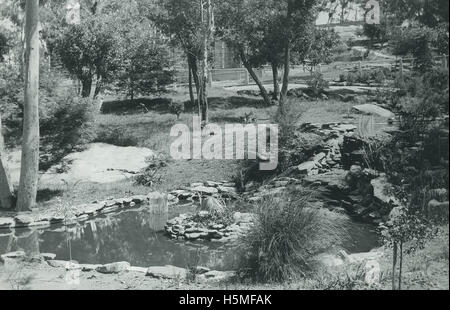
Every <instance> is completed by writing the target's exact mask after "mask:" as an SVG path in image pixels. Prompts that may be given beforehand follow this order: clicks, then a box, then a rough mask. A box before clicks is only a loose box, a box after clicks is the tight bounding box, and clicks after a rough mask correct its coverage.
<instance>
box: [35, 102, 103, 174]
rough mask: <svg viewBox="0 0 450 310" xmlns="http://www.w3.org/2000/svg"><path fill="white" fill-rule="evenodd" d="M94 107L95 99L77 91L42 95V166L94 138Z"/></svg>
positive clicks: (44, 167) (49, 163)
mask: <svg viewBox="0 0 450 310" xmlns="http://www.w3.org/2000/svg"><path fill="white" fill-rule="evenodd" d="M94 108H95V107H94V105H93V103H92V101H91V100H89V99H84V98H79V97H77V96H76V94H73V93H69V94H67V95H65V96H64V95H62V96H55V97H47V98H46V97H43V98H42V99H41V102H40V133H41V141H42V143H41V163H40V168H41V169H44V170H45V169H47V168H49V167H50V166H51V165H52V164H53V163H55V162H58V161H59V160H60V159H62V158H63V157H64V156H65V155H67V154H68V153H70V152H72V151H74V150H77V149H79V148H82V147H83V146H84V145H86V144H87V143H89V142H90V141H92V139H93V137H94V127H93V125H92V123H93V117H94Z"/></svg>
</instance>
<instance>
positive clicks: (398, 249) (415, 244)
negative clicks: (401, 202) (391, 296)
mask: <svg viewBox="0 0 450 310" xmlns="http://www.w3.org/2000/svg"><path fill="white" fill-rule="evenodd" d="M381 229H382V230H381V234H382V237H383V241H384V243H385V245H386V246H388V247H390V248H392V252H393V254H392V289H393V290H395V289H398V290H401V288H402V274H403V255H404V254H411V253H413V252H414V251H416V250H418V249H420V248H423V246H424V242H425V241H426V240H428V239H430V238H431V237H432V236H433V235H434V234H435V230H434V229H432V225H431V223H430V222H429V221H427V220H426V219H425V218H424V217H423V216H422V215H421V214H420V213H418V212H412V211H411V210H409V209H408V208H406V207H397V208H396V209H395V210H394V211H393V212H392V213H391V215H390V219H389V221H387V222H386V223H384V224H382V225H381ZM397 263H398V267H397ZM397 269H398V276H397V275H396V272H397Z"/></svg>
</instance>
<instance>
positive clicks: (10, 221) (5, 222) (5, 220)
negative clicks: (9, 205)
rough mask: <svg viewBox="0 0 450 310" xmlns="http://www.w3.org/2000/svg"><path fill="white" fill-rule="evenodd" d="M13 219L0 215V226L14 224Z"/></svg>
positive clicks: (4, 226) (6, 226)
mask: <svg viewBox="0 0 450 310" xmlns="http://www.w3.org/2000/svg"><path fill="white" fill-rule="evenodd" d="M14 224H15V221H14V219H12V218H10V217H0V228H9V227H12V226H14Z"/></svg>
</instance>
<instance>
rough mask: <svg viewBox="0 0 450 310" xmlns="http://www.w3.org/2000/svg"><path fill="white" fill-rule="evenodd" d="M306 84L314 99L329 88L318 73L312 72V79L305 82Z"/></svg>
mask: <svg viewBox="0 0 450 310" xmlns="http://www.w3.org/2000/svg"><path fill="white" fill-rule="evenodd" d="M307 84H308V86H309V88H310V89H311V90H312V92H313V94H314V96H315V97H316V98H318V97H319V96H320V94H322V93H323V92H324V91H325V90H326V89H327V88H328V87H329V83H328V81H327V80H325V79H324V77H323V74H322V73H319V72H314V73H313V76H312V78H311V79H309V80H308V81H307Z"/></svg>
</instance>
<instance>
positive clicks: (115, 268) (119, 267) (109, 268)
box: [95, 262, 131, 274]
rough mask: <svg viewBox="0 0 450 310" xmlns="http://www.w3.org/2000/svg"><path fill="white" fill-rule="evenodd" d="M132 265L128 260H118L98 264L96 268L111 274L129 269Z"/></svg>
mask: <svg viewBox="0 0 450 310" xmlns="http://www.w3.org/2000/svg"><path fill="white" fill-rule="evenodd" d="M130 267H131V266H130V263H128V262H117V263H111V264H105V265H101V266H98V267H97V268H96V269H95V270H96V271H97V272H100V273H106V274H111V273H119V272H123V271H127V270H129V269H130Z"/></svg>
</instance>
